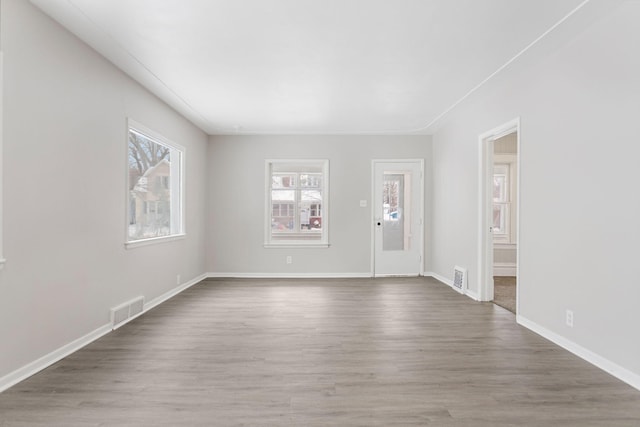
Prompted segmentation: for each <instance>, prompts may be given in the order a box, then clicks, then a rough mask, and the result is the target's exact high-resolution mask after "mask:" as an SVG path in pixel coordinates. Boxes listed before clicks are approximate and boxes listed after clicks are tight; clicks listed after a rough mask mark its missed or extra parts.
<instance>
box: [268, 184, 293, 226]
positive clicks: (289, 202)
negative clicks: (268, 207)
mask: <svg viewBox="0 0 640 427" xmlns="http://www.w3.org/2000/svg"><path fill="white" fill-rule="evenodd" d="M271 202H272V203H273V209H272V212H273V214H272V216H271V229H272V230H274V231H282V232H292V231H293V229H294V227H295V221H294V216H293V215H294V209H293V207H294V205H295V191H292V190H272V191H271Z"/></svg>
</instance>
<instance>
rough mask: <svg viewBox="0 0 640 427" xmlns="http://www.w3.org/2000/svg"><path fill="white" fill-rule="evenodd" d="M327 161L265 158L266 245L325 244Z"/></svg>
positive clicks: (326, 237) (321, 245)
mask: <svg viewBox="0 0 640 427" xmlns="http://www.w3.org/2000/svg"><path fill="white" fill-rule="evenodd" d="M328 176H329V161H328V160H267V161H266V182H267V186H266V187H267V190H266V195H265V200H266V204H267V206H266V209H265V212H266V213H267V214H266V226H265V245H266V246H316V247H318V246H320V247H327V246H328V224H329V222H328V215H327V213H328V208H327V206H328V200H329V186H328Z"/></svg>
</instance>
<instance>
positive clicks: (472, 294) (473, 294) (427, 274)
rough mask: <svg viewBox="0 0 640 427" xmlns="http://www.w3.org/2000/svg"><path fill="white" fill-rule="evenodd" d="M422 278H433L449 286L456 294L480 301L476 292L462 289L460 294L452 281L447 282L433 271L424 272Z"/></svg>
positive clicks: (447, 280)
mask: <svg viewBox="0 0 640 427" xmlns="http://www.w3.org/2000/svg"><path fill="white" fill-rule="evenodd" d="M424 276H425V277H433V278H434V279H436V280H437V281H439V282H441V283H443V284H445V285H447V286H449V287H450V288H451V289H453V290H454V291H456V292H457V293H459V294H462V295H466V296H468V297H469V298H471V299H472V300H474V301H480V297H479V296H478V294H477V293H476V292H474V291H472V290H470V289H469V288H467V289H464V291H462V292H461V291H460V290H459V289H458V288H456V287H455V286H453V281H452V280H449V279H447V278H446V277H444V276H441V275H439V274H438V273H434V272H433V271H429V272H425V273H424Z"/></svg>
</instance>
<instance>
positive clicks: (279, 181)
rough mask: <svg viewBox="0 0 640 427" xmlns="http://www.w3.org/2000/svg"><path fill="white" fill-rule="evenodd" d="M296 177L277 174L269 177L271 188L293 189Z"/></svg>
mask: <svg viewBox="0 0 640 427" xmlns="http://www.w3.org/2000/svg"><path fill="white" fill-rule="evenodd" d="M295 186H296V177H295V175H292V174H286V175H285V174H278V175H273V176H272V177H271V188H274V189H276V188H295Z"/></svg>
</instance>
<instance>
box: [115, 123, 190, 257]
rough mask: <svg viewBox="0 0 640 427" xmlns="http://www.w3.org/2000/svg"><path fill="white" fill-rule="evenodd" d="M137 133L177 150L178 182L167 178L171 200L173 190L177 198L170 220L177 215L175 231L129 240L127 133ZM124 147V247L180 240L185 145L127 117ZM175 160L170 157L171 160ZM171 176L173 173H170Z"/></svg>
mask: <svg viewBox="0 0 640 427" xmlns="http://www.w3.org/2000/svg"><path fill="white" fill-rule="evenodd" d="M132 130H133V131H134V132H135V133H138V134H140V135H142V136H144V137H146V138H148V139H149V140H151V141H152V142H154V143H156V144H158V145H163V146H165V147H167V148H169V149H171V150H176V151H178V152H179V154H180V156H179V161H178V167H179V171H178V174H177V176H178V178H179V182H178V183H174V182H172V181H174V180H172V179H169V187H170V188H169V190H170V194H171V200H172V201H173V200H174V197H173V196H174V191H176V190H177V191H178V193H179V194H178V200H177V201H175V205H174V204H173V203H171V204H170V207H169V209H170V213H171V217H172V219H171V221H174V214H175V213H176V212H177V214H178V215H179V219H178V224H177V231H176V232H172V233H171V234H168V235H166V236H157V237H149V238H143V239H137V240H131V239H130V237H129V225H130V223H129V222H130V218H131V204H130V190H129V187H130V175H129V133H130V132H131V131H132ZM125 147H126V162H125V170H126V179H125V183H126V184H125V190H126V191H125V229H124V236H125V248H127V249H132V248H137V247H140V246H148V245H153V244H157V243H165V242H171V241H175V240H181V239H184V238H185V237H186V221H185V194H184V193H185V191H184V189H185V159H186V155H187V151H186V149H185V147H183V146H182V145H180V144H176V143H175V142H173V141H171V140H169V139H168V138H166V137H164V136H163V135H161V134H159V133H158V132H155V131H153V130H152V129H150V128H148V127H146V126H144V125H143V124H141V123H139V122H137V121H135V120H133V119H131V118H127V129H126V137H125ZM174 161H175V160H174V159H172V160H171V162H174ZM171 176H173V174H172V175H171ZM172 227H173V226H172Z"/></svg>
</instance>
